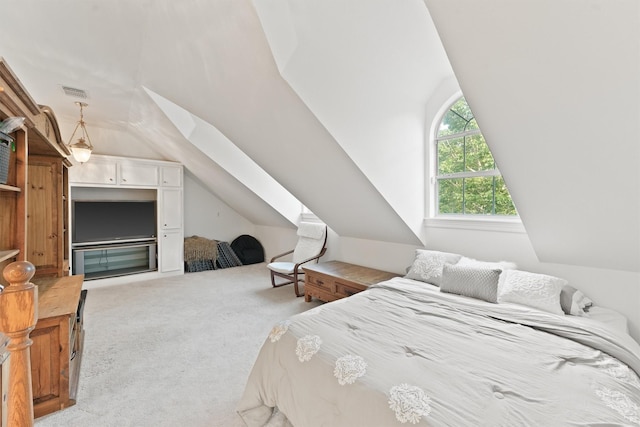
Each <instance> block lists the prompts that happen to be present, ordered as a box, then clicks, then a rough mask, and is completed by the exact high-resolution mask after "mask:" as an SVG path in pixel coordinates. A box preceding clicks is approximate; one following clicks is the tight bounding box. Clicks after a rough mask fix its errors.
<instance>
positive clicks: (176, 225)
mask: <svg viewBox="0 0 640 427" xmlns="http://www.w3.org/2000/svg"><path fill="white" fill-rule="evenodd" d="M160 200H161V201H160V206H161V209H160V228H161V229H163V230H169V229H182V190H179V189H162V190H160Z"/></svg>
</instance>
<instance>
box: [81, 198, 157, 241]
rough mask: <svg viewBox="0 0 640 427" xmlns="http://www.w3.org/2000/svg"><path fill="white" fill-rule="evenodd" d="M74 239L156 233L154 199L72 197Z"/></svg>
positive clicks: (129, 237) (126, 237)
mask: <svg viewBox="0 0 640 427" xmlns="http://www.w3.org/2000/svg"><path fill="white" fill-rule="evenodd" d="M72 224H73V225H72V233H71V234H72V236H71V240H72V242H73V243H77V244H80V243H92V242H112V241H113V242H116V241H122V240H137V239H147V238H148V239H151V238H155V237H156V202H155V200H152V201H128V200H127V201H113V200H74V201H73V202H72Z"/></svg>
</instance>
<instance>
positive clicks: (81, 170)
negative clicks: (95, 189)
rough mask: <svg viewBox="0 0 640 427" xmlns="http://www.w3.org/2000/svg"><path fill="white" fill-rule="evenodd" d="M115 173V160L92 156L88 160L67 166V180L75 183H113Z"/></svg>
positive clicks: (114, 181)
mask: <svg viewBox="0 0 640 427" xmlns="http://www.w3.org/2000/svg"><path fill="white" fill-rule="evenodd" d="M116 174H117V163H116V162H115V161H111V160H103V159H98V158H92V159H91V161H89V162H86V163H83V164H81V165H75V166H73V167H72V168H69V181H70V182H73V183H77V184H111V185H115V184H116V183H117V180H116Z"/></svg>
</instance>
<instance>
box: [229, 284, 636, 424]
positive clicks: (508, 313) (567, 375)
mask: <svg viewBox="0 0 640 427" xmlns="http://www.w3.org/2000/svg"><path fill="white" fill-rule="evenodd" d="M639 372H640V346H639V345H638V344H637V343H636V342H635V341H634V340H633V339H632V338H631V337H630V336H629V335H627V334H625V333H624V332H621V331H619V330H615V329H612V328H608V327H607V326H606V325H604V324H602V323H599V322H597V321H594V320H592V319H589V318H583V317H575V316H560V315H555V314H550V313H546V312H542V311H537V310H534V309H528V308H526V307H523V306H518V305H515V304H491V303H486V302H484V301H479V300H474V299H470V298H465V297H460V296H457V295H451V294H446V293H442V292H440V291H439V290H438V288H435V287H433V286H430V285H427V284H425V283H422V282H417V281H413V280H408V279H403V278H396V279H392V280H390V281H387V282H383V283H381V284H378V285H376V286H373V287H371V288H369V290H368V291H365V292H362V293H359V294H356V295H354V296H351V297H349V298H345V299H342V300H338V301H335V302H333V303H329V304H324V305H322V306H319V307H317V308H314V309H312V310H309V311H307V312H305V313H302V314H299V315H296V316H293V317H291V318H290V319H287V320H283V321H282V322H280V323H279V324H278V325H275V326H274V328H273V330H272V331H271V333H270V334H269V337H267V340H266V341H265V343H264V345H263V347H262V349H261V351H260V353H259V355H258V358H257V360H256V362H255V365H254V367H253V370H252V372H251V374H250V376H249V379H248V381H247V385H246V389H245V392H244V395H243V397H242V399H241V401H240V402H239V404H238V413H239V414H240V416H241V417H242V419H243V420H244V422H245V423H246V425H247V426H264V425H274V424H277V423H276V421H279V424H280V425H287V426H288V425H293V426H295V427H305V426H327V427H329V426H330V427H339V426H348V427H357V426H363V427H364V426H367V427H376V426H400V425H407V424H409V425H424V426H505V427H513V426H605V425H606V426H640V380H639V378H638V373H639ZM278 411H279V414H278V416H277V417H274V415H273V414H274V413H278Z"/></svg>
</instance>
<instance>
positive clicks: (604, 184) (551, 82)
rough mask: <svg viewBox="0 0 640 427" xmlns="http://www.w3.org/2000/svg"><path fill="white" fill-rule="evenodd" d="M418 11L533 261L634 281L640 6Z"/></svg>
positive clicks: (434, 1)
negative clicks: (424, 15)
mask: <svg viewBox="0 0 640 427" xmlns="http://www.w3.org/2000/svg"><path fill="white" fill-rule="evenodd" d="M425 3H426V4H427V6H428V8H429V11H430V12H431V16H432V18H433V20H434V22H435V24H436V27H437V29H438V32H439V34H440V37H441V39H442V42H443V44H444V47H445V49H446V51H447V54H448V56H449V59H450V61H451V63H452V65H453V68H454V70H455V74H456V77H457V79H458V82H459V83H460V86H461V88H462V91H463V92H464V94H465V96H466V98H467V100H468V102H469V105H470V106H471V108H472V109H473V111H474V112H475V115H476V118H477V120H478V124H479V125H480V127H481V129H482V130H483V133H484V135H485V137H486V139H487V143H488V144H489V146H490V147H491V150H492V152H493V153H494V155H495V158H496V161H497V163H498V165H499V167H500V170H501V172H502V174H503V176H504V177H505V181H506V183H507V185H508V187H509V190H510V192H511V194H512V196H513V199H514V202H515V204H516V206H517V208H518V211H519V213H520V216H521V218H522V221H523V223H524V225H525V227H526V229H527V232H528V234H529V238H530V240H531V243H532V244H533V246H534V249H535V251H536V254H537V256H538V258H539V259H540V260H541V261H544V262H554V263H564V264H577V265H585V266H591V267H602V268H610V269H619V270H627V271H640V167H638V165H639V164H640V96H639V95H640V3H638V2H637V1H636V0H620V1H615V2H611V1H608V0H588V1H573V0H553V1H540V0H520V1H491V2H486V1H475V0H425Z"/></svg>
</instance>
